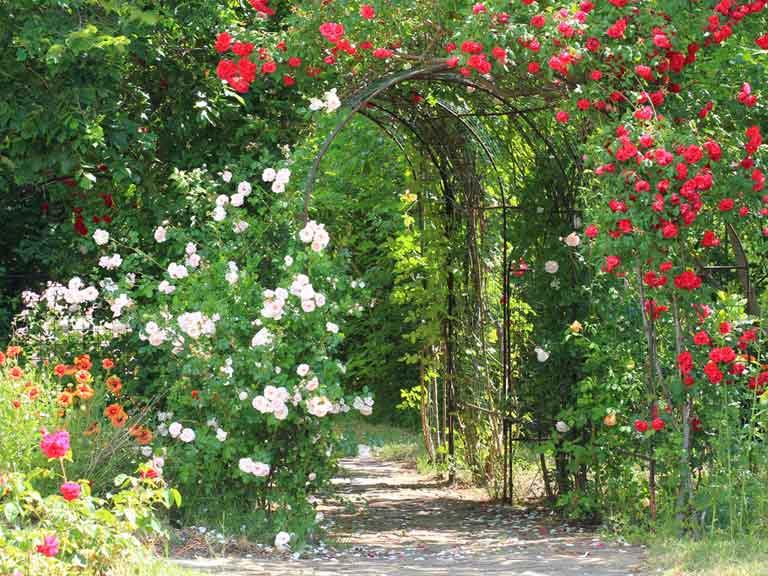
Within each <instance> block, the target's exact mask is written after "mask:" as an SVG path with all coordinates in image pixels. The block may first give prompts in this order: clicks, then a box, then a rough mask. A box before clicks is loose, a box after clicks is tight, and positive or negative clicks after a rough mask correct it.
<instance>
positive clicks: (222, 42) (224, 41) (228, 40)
mask: <svg viewBox="0 0 768 576" xmlns="http://www.w3.org/2000/svg"><path fill="white" fill-rule="evenodd" d="M231 44H232V36H230V35H229V34H227V33H226V32H222V33H221V34H219V35H218V36H216V44H215V45H214V46H215V48H216V51H217V52H219V53H221V52H226V51H227V50H229V46H230V45H231Z"/></svg>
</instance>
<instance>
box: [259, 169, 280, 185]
mask: <svg viewBox="0 0 768 576" xmlns="http://www.w3.org/2000/svg"><path fill="white" fill-rule="evenodd" d="M276 177H277V172H275V169H274V168H265V169H264V172H262V173H261V179H262V180H264V182H274V180H275V178H276Z"/></svg>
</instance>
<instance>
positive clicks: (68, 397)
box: [56, 390, 75, 408]
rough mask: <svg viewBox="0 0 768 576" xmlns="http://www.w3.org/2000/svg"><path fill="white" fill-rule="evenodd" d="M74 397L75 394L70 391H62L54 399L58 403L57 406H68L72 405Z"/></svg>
mask: <svg viewBox="0 0 768 576" xmlns="http://www.w3.org/2000/svg"><path fill="white" fill-rule="evenodd" d="M74 398H75V395H74V394H72V392H68V391H66V390H65V391H64V392H62V393H61V394H59V397H58V399H57V400H56V401H57V402H58V403H59V406H61V407H62V408H69V407H70V406H72V402H73V400H74Z"/></svg>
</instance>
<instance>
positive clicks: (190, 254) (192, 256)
mask: <svg viewBox="0 0 768 576" xmlns="http://www.w3.org/2000/svg"><path fill="white" fill-rule="evenodd" d="M184 254H185V255H186V257H185V259H184V262H185V263H186V265H187V266H189V267H190V268H197V267H198V266H200V263H201V262H202V260H203V259H202V258H201V257H200V254H198V253H197V244H195V243H194V242H187V245H186V246H185V248H184Z"/></svg>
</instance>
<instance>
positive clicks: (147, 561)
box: [109, 553, 200, 576]
mask: <svg viewBox="0 0 768 576" xmlns="http://www.w3.org/2000/svg"><path fill="white" fill-rule="evenodd" d="M109 576H200V572H193V571H192V570H188V569H186V568H182V567H181V566H178V565H177V564H175V563H173V562H171V561H170V560H165V559H163V558H157V557H153V556H151V554H150V553H147V554H146V555H143V554H142V555H141V556H138V557H136V558H133V559H131V560H129V561H128V562H125V563H120V564H119V565H118V566H117V567H116V568H114V569H113V570H111V571H110V573H109Z"/></svg>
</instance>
